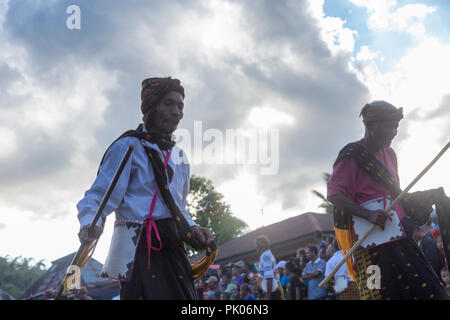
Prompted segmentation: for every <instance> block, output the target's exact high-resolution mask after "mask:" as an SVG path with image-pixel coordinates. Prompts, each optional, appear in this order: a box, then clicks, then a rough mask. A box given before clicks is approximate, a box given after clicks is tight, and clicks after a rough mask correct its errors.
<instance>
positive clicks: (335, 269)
mask: <svg viewBox="0 0 450 320" xmlns="http://www.w3.org/2000/svg"><path fill="white" fill-rule="evenodd" d="M448 148H450V142H449V143H447V145H446V146H445V147H444V148H443V149H442V150H441V152H439V154H438V155H437V156H436V157H435V158H434V159H433V160H432V161H431V162H430V164H428V166H426V167H425V169H423V170H422V172H421V173H419V175H418V176H417V177H416V178H415V179H414V180H413V181H412V182H411V183H410V184H409V185H408V186H407V187H406V189H405V190H403V191H402V192H401V193H400V194H399V195H398V196H397V198H395V200H394V201H392V202H391V205H390V206H389V207H388V208H387V209H386V210H385V211H386V212H391V210H392V209H393V208H394V207H395V205H396V204H397V203H398V202H399V201H400V200H401V199H402V198H403V197H404V196H405V194H406V193H407V192H408V191H409V190H410V189H411V188H412V187H413V186H414V185H415V184H416V183H417V181H419V180H420V179H421V178H422V177H423V176H424V174H425V173H427V172H428V170H430V168H431V167H432V166H433V165H434V164H435V163H436V162H437V161H438V160H439V158H440V157H442V155H443V154H444V153H445V152H446V151H447V150H448ZM376 227H377V225H376V224H374V225H373V226H372V227H371V228H370V229H369V230H368V231H367V232H366V234H365V235H363V236H362V237H361V239H359V240H358V241H357V242H356V243H355V244H354V245H353V247H352V248H351V249H350V250H349V251H348V252H347V254H346V255H345V256H344V257H343V258H342V260H341V261H340V262H339V263H338V264H337V265H336V266H335V267H334V269H333V270H332V271H331V272H330V274H329V275H328V276H326V277H325V279H323V280H322V282H321V283H319V287H320V288H323V287H325V285H326V284H327V283H328V282H329V281H330V280H331V279H332V278H333V277H334V275H335V274H336V272H337V271H338V270H339V268H340V267H341V266H342V265H343V264H344V263H345V261H347V259H348V258H350V256H351V255H352V254H353V252H355V250H356V249H358V248H359V246H360V245H361V243H362V242H363V241H364V240H366V238H367V237H368V236H369V235H370V234H371V233H372V232H373V230H375V229H376Z"/></svg>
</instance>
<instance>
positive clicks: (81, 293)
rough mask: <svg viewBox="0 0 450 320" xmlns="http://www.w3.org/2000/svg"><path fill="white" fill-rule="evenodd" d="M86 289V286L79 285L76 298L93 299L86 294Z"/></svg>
mask: <svg viewBox="0 0 450 320" xmlns="http://www.w3.org/2000/svg"><path fill="white" fill-rule="evenodd" d="M87 294H88V290H87V288H86V287H81V288H80V290H78V294H77V295H76V298H75V299H76V300H93V299H92V298H91V297H89V296H88V295H87Z"/></svg>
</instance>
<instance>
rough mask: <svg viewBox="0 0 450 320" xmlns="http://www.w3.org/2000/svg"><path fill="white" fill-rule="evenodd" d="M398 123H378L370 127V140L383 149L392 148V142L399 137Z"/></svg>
mask: <svg viewBox="0 0 450 320" xmlns="http://www.w3.org/2000/svg"><path fill="white" fill-rule="evenodd" d="M398 123H399V122H398V121H382V122H376V123H373V124H371V125H370V126H369V132H370V138H371V139H373V140H374V142H376V143H377V145H379V146H380V147H382V148H388V147H390V146H391V143H392V140H393V139H394V138H395V136H396V135H397V129H398Z"/></svg>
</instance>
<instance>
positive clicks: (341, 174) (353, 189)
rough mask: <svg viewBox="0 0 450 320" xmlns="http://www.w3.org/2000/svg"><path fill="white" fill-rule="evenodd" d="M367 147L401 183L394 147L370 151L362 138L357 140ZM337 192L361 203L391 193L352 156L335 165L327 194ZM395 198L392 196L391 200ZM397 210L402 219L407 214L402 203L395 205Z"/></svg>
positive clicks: (330, 194)
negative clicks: (380, 151) (378, 151)
mask: <svg viewBox="0 0 450 320" xmlns="http://www.w3.org/2000/svg"><path fill="white" fill-rule="evenodd" d="M356 143H357V144H359V145H362V146H363V147H365V148H366V149H367V150H368V151H369V152H370V153H371V154H372V155H374V156H375V157H376V158H377V159H378V161H380V162H381V163H382V164H383V165H384V166H385V167H386V168H387V169H388V170H389V172H390V173H391V175H392V176H393V177H394V179H395V180H396V181H397V183H398V184H399V185H400V181H399V177H398V172H397V156H396V155H395V152H394V150H393V149H392V148H385V149H383V152H382V153H377V154H376V153H374V152H372V151H370V150H369V149H368V148H367V146H366V145H365V144H364V143H363V142H362V140H360V141H357V142H356ZM337 193H342V194H343V195H345V196H346V197H347V198H348V199H350V200H351V201H353V202H355V203H357V204H361V203H364V202H367V201H369V200H373V199H378V198H383V197H384V196H385V195H390V194H389V190H387V189H385V188H384V187H382V186H381V185H379V184H378V183H376V182H375V181H373V179H372V178H371V177H370V176H369V174H368V173H367V172H366V171H365V170H364V169H363V168H361V167H360V166H359V165H358V164H357V162H356V160H355V159H353V158H352V157H344V158H342V159H341V160H340V161H339V162H338V163H337V164H336V166H335V167H334V169H333V173H332V175H331V178H330V181H329V182H328V185H327V196H328V197H330V196H332V195H335V194H337ZM392 200H394V199H392V197H391V201H392ZM395 211H396V212H397V214H398V217H399V219H400V220H402V219H403V217H405V216H406V214H405V211H404V210H403V207H402V205H401V204H400V203H398V204H397V205H396V206H395Z"/></svg>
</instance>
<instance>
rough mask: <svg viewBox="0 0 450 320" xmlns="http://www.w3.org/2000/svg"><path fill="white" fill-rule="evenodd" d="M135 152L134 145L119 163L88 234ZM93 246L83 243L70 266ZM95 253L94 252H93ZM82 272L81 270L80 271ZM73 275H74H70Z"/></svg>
mask: <svg viewBox="0 0 450 320" xmlns="http://www.w3.org/2000/svg"><path fill="white" fill-rule="evenodd" d="M133 150H134V145H133V144H131V145H129V146H128V149H127V151H126V152H125V154H124V155H123V157H122V160H121V161H120V163H119V167H118V168H117V170H116V173H115V174H114V177H113V179H112V181H111V183H110V185H109V187H108V189H107V190H106V193H105V195H104V196H103V199H102V202H101V203H100V206H99V207H98V209H97V212H96V213H95V216H94V219H93V220H92V222H91V224H90V226H89V229H88V234H92V233H93V229H94V227H95V226H96V224H97V221H98V219H100V217H101V214H102V213H103V210H104V209H105V206H106V204H107V203H108V200H109V197H110V196H111V193H112V192H113V190H114V187H115V186H116V184H117V181H118V180H119V178H120V175H121V174H122V171H123V168H125V165H126V164H127V161H128V158H130V156H131V153H132V152H133ZM91 244H92V242H91V243H82V244H81V245H80V248H79V249H78V251H77V253H76V254H75V256H74V257H73V259H72V262H71V263H70V265H69V268H70V266H74V265H75V266H78V264H79V261H78V260H79V258H80V257H81V256H84V255H85V254H86V250H87V249H88V247H89V246H90V245H91ZM92 253H93V252H92ZM80 271H81V270H80ZM68 275H69V274H68V273H67V272H66V275H65V276H64V278H63V280H62V283H61V285H60V287H59V290H58V293H57V294H56V297H55V300H59V298H60V297H61V295H62V293H63V292H64V281H65V280H66V276H68ZM70 275H72V274H70Z"/></svg>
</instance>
